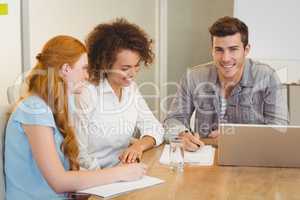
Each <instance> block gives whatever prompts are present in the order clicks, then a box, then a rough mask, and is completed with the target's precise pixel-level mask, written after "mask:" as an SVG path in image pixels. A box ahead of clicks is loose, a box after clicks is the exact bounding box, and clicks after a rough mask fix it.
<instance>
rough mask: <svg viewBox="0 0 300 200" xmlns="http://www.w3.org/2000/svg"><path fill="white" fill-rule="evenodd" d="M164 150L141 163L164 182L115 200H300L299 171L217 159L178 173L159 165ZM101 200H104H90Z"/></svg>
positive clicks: (148, 155) (152, 152)
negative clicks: (223, 163) (228, 163)
mask: <svg viewBox="0 0 300 200" xmlns="http://www.w3.org/2000/svg"><path fill="white" fill-rule="evenodd" d="M207 143H212V144H215V143H216V141H214V140H207ZM162 149H163V146H160V147H158V148H155V149H151V150H149V151H148V152H145V153H144V155H143V159H142V161H143V162H144V163H146V164H147V165H148V173H147V175H149V176H154V177H157V178H160V179H163V180H165V182H164V183H163V184H160V185H156V186H153V187H149V188H144V189H140V190H136V191H132V192H129V193H126V194H121V195H120V196H118V197H115V198H113V199H114V200H160V199H161V200H181V199H182V200H190V199H195V200H198V199H209V200H210V199H218V200H219V199H221V200H223V199H228V200H232V199H242V200H244V199H245V200H250V199H253V200H254V199H255V200H265V199H270V200H285V199H286V200H293V199H300V169H297V168H265V167H231V166H218V165H217V164H216V159H215V165H214V166H210V167H204V166H195V165H194V166H193V165H188V164H187V165H185V167H184V172H183V173H176V172H173V171H172V170H171V169H170V168H169V167H168V166H167V165H162V164H160V163H159V158H160V155H161V152H162ZM216 158H217V156H216ZM98 199H102V198H99V197H96V196H92V197H90V198H89V200H98Z"/></svg>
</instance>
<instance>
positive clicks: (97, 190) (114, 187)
mask: <svg viewBox="0 0 300 200" xmlns="http://www.w3.org/2000/svg"><path fill="white" fill-rule="evenodd" d="M163 182H164V181H163V180H161V179H158V178H155V177H151V176H144V177H143V178H141V179H139V180H137V181H124V182H117V183H112V184H108V185H102V186H97V187H93V188H89V189H85V190H81V191H78V193H85V194H93V195H97V196H100V197H103V198H111V197H115V196H118V195H120V194H122V193H126V192H129V191H133V190H137V189H141V188H146V187H150V186H153V185H157V184H161V183H163Z"/></svg>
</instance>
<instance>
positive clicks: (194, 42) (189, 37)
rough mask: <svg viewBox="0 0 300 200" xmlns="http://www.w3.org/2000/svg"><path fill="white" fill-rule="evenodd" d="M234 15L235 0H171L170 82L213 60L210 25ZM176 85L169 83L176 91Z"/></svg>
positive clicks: (169, 34) (169, 27)
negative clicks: (219, 19) (187, 71)
mask: <svg viewBox="0 0 300 200" xmlns="http://www.w3.org/2000/svg"><path fill="white" fill-rule="evenodd" d="M225 15H228V16H232V15H233V0H222V1H218V0H185V1H182V0H169V1H168V70H167V73H168V74H167V76H168V78H167V79H168V82H174V83H177V82H179V80H180V78H181V77H182V75H183V74H184V73H185V72H186V70H187V68H189V67H192V66H195V65H199V64H203V63H206V62H208V61H211V52H210V48H211V39H210V35H209V31H208V28H209V27H210V26H211V25H212V23H213V22H214V21H215V20H216V19H218V18H220V17H222V16H225ZM175 92H176V87H174V86H170V87H168V94H169V95H170V94H174V93H175Z"/></svg>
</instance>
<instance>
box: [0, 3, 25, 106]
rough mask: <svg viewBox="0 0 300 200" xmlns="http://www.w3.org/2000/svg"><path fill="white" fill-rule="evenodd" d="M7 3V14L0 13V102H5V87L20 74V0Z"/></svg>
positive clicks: (11, 83)
mask: <svg viewBox="0 0 300 200" xmlns="http://www.w3.org/2000/svg"><path fill="white" fill-rule="evenodd" d="M2 2H5V3H8V15H0V27H1V30H0V35H1V37H0V74H1V75H0V76H1V79H0V104H6V103H7V98H6V89H7V87H9V86H11V85H13V84H14V83H15V80H16V79H17V77H18V76H20V75H21V69H22V66H21V33H20V26H21V24H20V1H19V0H8V1H1V3H2Z"/></svg>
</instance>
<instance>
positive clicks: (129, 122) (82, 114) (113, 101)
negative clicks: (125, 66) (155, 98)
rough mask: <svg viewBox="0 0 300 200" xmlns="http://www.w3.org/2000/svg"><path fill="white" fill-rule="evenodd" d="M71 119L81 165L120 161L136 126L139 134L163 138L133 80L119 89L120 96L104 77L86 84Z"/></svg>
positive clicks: (88, 166) (159, 140)
mask: <svg viewBox="0 0 300 200" xmlns="http://www.w3.org/2000/svg"><path fill="white" fill-rule="evenodd" d="M75 102H76V103H75V105H76V106H75V110H74V108H73V115H74V116H73V120H74V122H73V123H74V126H75V132H76V135H77V139H78V143H79V149H80V153H79V158H80V159H79V162H80V165H81V167H83V168H86V169H96V168H105V167H111V166H114V165H116V164H117V163H119V162H120V161H119V156H120V155H121V153H122V152H123V151H124V150H125V149H126V148H127V147H128V146H129V143H130V140H131V138H132V136H133V133H134V130H135V128H137V129H139V131H140V134H141V137H143V136H145V135H148V136H152V137H153V138H154V139H155V141H156V145H159V144H161V143H162V142H163V135H164V130H163V128H162V125H161V124H160V122H159V121H158V120H157V119H156V118H155V117H154V115H153V114H152V112H151V110H150V109H149V107H148V106H147V104H146V102H145V100H144V98H143V97H142V96H141V94H140V92H139V90H138V88H137V86H136V84H135V83H132V84H131V85H130V86H128V87H124V88H123V89H122V97H121V100H119V98H118V97H117V96H116V94H115V93H114V91H113V89H112V88H111V86H110V84H109V82H108V81H107V79H104V80H102V81H101V82H100V84H99V85H98V86H95V85H92V84H88V85H87V86H86V87H85V88H84V89H83V91H82V92H81V94H80V95H79V96H78V98H76V101H75Z"/></svg>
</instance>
